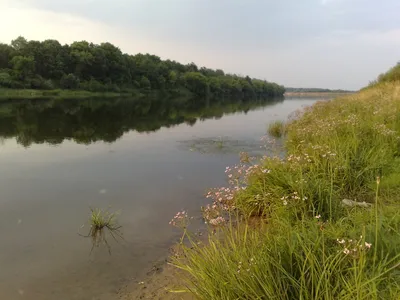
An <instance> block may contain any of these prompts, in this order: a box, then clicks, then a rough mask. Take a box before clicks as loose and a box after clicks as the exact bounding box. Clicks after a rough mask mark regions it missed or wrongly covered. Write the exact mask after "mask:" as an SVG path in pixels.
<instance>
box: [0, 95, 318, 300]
mask: <svg viewBox="0 0 400 300" xmlns="http://www.w3.org/2000/svg"><path fill="white" fill-rule="evenodd" d="M315 101H316V99H313V98H291V99H285V100H277V101H270V102H263V101H258V102H244V103H237V102H227V101H223V102H221V103H218V104H216V105H214V104H212V103H211V104H210V103H208V102H207V101H206V102H205V103H202V104H201V105H200V104H193V103H187V102H184V101H182V100H179V99H177V100H174V101H153V100H152V101H150V100H148V101H145V100H141V101H137V100H127V99H119V100H99V99H92V100H34V101H33V100H31V101H9V102H4V103H2V104H0V190H1V198H0V299H6V300H13V299H29V300H53V299H58V300H73V299H77V300H78V299H79V300H88V299H98V300H106V299H107V300H110V299H117V295H116V293H117V292H118V291H119V290H120V289H121V288H122V287H123V286H125V285H127V284H132V283H134V282H136V281H138V280H140V278H143V276H145V274H146V272H147V271H149V270H150V269H151V266H152V265H153V263H154V262H156V261H160V260H161V261H162V260H163V259H164V258H165V257H166V256H167V255H168V248H169V247H170V246H171V245H172V244H174V243H175V242H176V241H177V239H178V237H179V232H178V231H176V230H174V228H172V227H171V226H169V225H168V222H169V221H170V219H171V218H172V217H173V216H174V214H175V213H176V212H177V211H179V210H182V209H185V210H187V211H188V212H189V214H190V215H192V216H195V217H198V216H200V211H199V210H200V206H201V205H204V204H206V203H207V201H206V200H205V199H204V196H203V195H204V192H205V191H206V190H207V188H210V187H216V186H219V185H223V184H225V176H224V170H225V167H226V166H228V165H232V164H235V163H237V162H238V152H239V151H242V150H245V151H253V152H257V153H258V152H260V151H261V149H260V146H261V144H260V137H262V136H263V135H265V134H266V129H267V125H268V123H270V122H272V121H274V120H285V119H287V117H288V116H289V115H290V113H292V112H293V111H295V110H297V109H300V108H302V107H304V106H308V105H311V104H312V103H314V102H315ZM91 207H92V208H104V209H106V208H108V207H110V210H111V211H119V212H120V213H119V215H118V222H119V224H120V225H121V226H122V228H121V232H122V234H123V240H122V239H121V240H119V241H114V240H113V239H111V240H109V244H110V247H111V254H110V253H109V251H108V249H107V247H105V246H104V245H100V246H99V247H95V248H93V250H92V251H91V248H92V243H91V239H90V238H84V237H82V235H85V234H87V233H88V230H89V227H88V218H89V213H90V208H91ZM80 234H81V235H80Z"/></svg>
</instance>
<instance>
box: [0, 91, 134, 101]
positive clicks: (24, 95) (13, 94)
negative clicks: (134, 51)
mask: <svg viewBox="0 0 400 300" xmlns="http://www.w3.org/2000/svg"><path fill="white" fill-rule="evenodd" d="M122 96H132V93H114V92H89V91H78V90H77V91H74V90H33V89H3V88H0V100H8V99H53V98H62V99H69V98H74V99H77V98H94V97H102V98H115V97H122Z"/></svg>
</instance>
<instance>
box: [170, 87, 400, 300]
mask: <svg viewBox="0 0 400 300" xmlns="http://www.w3.org/2000/svg"><path fill="white" fill-rule="evenodd" d="M285 127H286V131H287V134H286V149H287V156H286V157H285V158H283V159H282V158H278V157H265V158H263V159H262V160H261V161H260V162H254V161H251V160H250V159H249V158H248V157H246V158H245V159H243V160H242V165H239V166H236V167H234V168H232V169H230V168H227V174H228V178H229V182H230V186H229V187H225V188H220V189H216V190H213V191H211V192H210V193H209V194H208V197H210V198H213V199H214V202H213V204H212V205H210V206H207V207H206V208H205V209H204V210H203V211H204V213H205V219H206V220H208V222H209V223H210V224H214V223H215V220H217V218H220V219H219V220H221V218H223V219H224V220H228V221H227V224H228V225H224V226H222V227H221V226H219V229H218V230H219V231H221V233H222V235H223V238H221V237H220V235H210V237H209V240H208V243H205V244H202V245H198V242H197V241H193V240H192V242H191V244H190V246H189V247H185V246H182V247H183V251H184V254H185V255H184V256H183V257H181V258H178V259H176V260H175V261H174V263H175V265H176V266H178V267H179V268H181V269H182V270H183V271H184V272H183V275H184V276H185V279H186V283H187V287H188V289H189V290H190V291H191V292H192V293H193V294H194V295H196V296H197V297H198V298H199V299H400V201H399V199H400V180H399V179H400V167H399V166H400V165H399V163H400V159H399V155H400V83H399V82H390V83H380V84H379V85H377V86H375V87H373V88H370V89H366V90H363V91H361V92H360V93H358V94H354V95H350V96H347V97H343V98H339V99H335V100H333V101H329V102H319V103H317V104H315V105H314V106H312V107H311V108H307V109H305V110H304V111H302V112H300V113H299V114H298V118H296V119H294V120H292V121H291V122H290V123H288V124H287V125H286V126H285ZM344 199H346V200H345V201H343V200H344ZM362 202H366V203H368V205H364V204H363V205H359V204H360V203H362ZM348 203H351V204H352V205H350V206H349V205H348ZM353 204H354V205H353ZM233 212H235V214H237V215H241V216H243V217H244V219H245V221H241V222H238V223H236V224H235V225H233V224H232V222H233V221H232V218H230V217H229V215H230V214H232V213H233ZM254 218H257V219H259V220H263V222H262V223H263V224H264V225H262V226H259V225H258V226H250V225H249V222H248V220H252V219H254ZM229 220H230V221H229ZM218 224H219V225H221V224H222V222H219V223H218ZM229 224H230V225H229Z"/></svg>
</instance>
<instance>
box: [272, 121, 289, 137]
mask: <svg viewBox="0 0 400 300" xmlns="http://www.w3.org/2000/svg"><path fill="white" fill-rule="evenodd" d="M268 133H269V134H270V135H271V136H273V137H275V138H280V137H282V136H283V135H284V134H285V123H284V122H283V121H275V122H273V123H271V124H269V125H268Z"/></svg>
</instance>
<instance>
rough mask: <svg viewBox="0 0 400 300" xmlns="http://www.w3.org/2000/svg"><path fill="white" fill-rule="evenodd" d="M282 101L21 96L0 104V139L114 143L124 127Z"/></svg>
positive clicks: (151, 127)
mask: <svg viewBox="0 0 400 300" xmlns="http://www.w3.org/2000/svg"><path fill="white" fill-rule="evenodd" d="M281 101H283V100H281V99H280V100H273V101H272V100H246V101H237V100H236V101H229V100H226V99H225V100H220V101H214V100H213V101H212V102H211V103H210V101H209V100H206V99H204V100H202V99H182V98H176V99H149V98H142V99H136V100H132V99H104V100H101V99H87V100H65V99H64V100H62V99H57V100H25V101H18V102H16V101H15V100H14V101H10V102H8V103H3V104H1V105H0V139H2V138H10V137H15V138H16V140H17V142H18V143H19V144H21V145H23V146H25V147H29V146H30V145H32V144H40V143H49V144H53V145H57V144H60V143H62V142H63V141H64V140H65V139H71V140H73V141H75V142H76V143H80V144H90V143H93V142H96V141H105V142H114V141H116V140H117V139H119V138H120V137H121V136H122V135H123V134H124V133H125V132H128V131H131V130H135V131H137V132H152V131H157V130H159V129H160V128H162V127H171V126H174V125H178V124H182V123H186V124H189V125H191V126H193V125H194V124H195V123H196V122H197V121H198V120H205V119H210V118H221V117H222V116H223V115H224V114H230V113H235V112H243V113H247V112H248V111H251V110H255V109H257V108H260V107H263V106H268V105H273V104H276V103H277V102H281Z"/></svg>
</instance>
